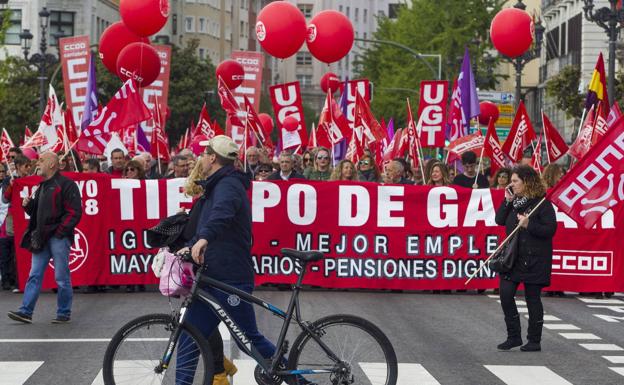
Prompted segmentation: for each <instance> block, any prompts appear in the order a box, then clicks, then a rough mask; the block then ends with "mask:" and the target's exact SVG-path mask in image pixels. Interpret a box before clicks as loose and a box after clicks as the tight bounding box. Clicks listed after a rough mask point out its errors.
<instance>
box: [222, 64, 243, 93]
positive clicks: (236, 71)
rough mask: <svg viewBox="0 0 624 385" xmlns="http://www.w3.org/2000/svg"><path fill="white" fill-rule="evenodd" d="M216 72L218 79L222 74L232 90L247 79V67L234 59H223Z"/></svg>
mask: <svg viewBox="0 0 624 385" xmlns="http://www.w3.org/2000/svg"><path fill="white" fill-rule="evenodd" d="M216 73H217V79H218V78H219V76H220V77H221V79H223V81H224V82H225V85H226V86H228V88H229V89H230V90H233V89H234V88H236V87H238V86H240V85H241V83H243V79H245V69H244V68H243V66H242V65H241V64H240V63H239V62H237V61H236V60H232V59H228V60H224V61H222V62H221V64H219V66H218V67H217V71H216Z"/></svg>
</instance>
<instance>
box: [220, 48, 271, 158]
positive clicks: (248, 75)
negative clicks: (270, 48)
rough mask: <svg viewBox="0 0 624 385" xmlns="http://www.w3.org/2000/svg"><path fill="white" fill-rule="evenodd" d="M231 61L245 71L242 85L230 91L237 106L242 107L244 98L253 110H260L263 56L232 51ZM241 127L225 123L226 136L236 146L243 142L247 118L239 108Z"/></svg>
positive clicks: (259, 53)
mask: <svg viewBox="0 0 624 385" xmlns="http://www.w3.org/2000/svg"><path fill="white" fill-rule="evenodd" d="M230 58H231V59H232V60H236V61H237V62H239V63H240V64H241V65H242V66H243V69H244V70H245V78H244V80H243V83H242V84H241V85H240V86H238V87H236V88H235V89H232V90H230V91H231V92H232V95H233V96H234V99H235V100H236V102H237V103H238V105H239V106H244V104H245V96H247V98H248V99H249V101H250V102H251V104H252V105H253V106H254V109H255V110H256V111H258V110H259V109H260V91H261V90H262V68H263V67H264V56H263V55H262V53H261V52H249V51H232V53H231V54H230ZM237 115H238V117H239V119H240V121H241V122H243V125H240V126H239V125H238V124H232V122H230V119H228V122H227V132H228V135H229V136H230V137H231V138H232V139H234V141H235V142H236V144H238V145H239V146H242V145H243V143H244V142H245V132H244V131H245V127H244V122H245V119H246V117H247V115H246V113H245V109H244V108H240V109H239V111H238V113H237Z"/></svg>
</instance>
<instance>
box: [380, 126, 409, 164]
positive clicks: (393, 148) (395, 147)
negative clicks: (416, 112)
mask: <svg viewBox="0 0 624 385" xmlns="http://www.w3.org/2000/svg"><path fill="white" fill-rule="evenodd" d="M404 131H405V130H402V129H399V130H397V132H395V133H394V136H393V137H392V140H391V141H390V143H388V146H386V149H385V151H384V154H383V162H382V164H383V163H386V162H389V161H391V160H392V159H394V158H400V157H402V156H403V154H402V153H401V140H402V138H403V132H404Z"/></svg>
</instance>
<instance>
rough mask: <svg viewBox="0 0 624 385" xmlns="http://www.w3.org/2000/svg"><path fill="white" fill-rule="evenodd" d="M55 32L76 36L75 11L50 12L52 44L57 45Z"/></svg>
mask: <svg viewBox="0 0 624 385" xmlns="http://www.w3.org/2000/svg"><path fill="white" fill-rule="evenodd" d="M55 34H58V35H60V34H62V35H63V36H74V12H60V11H52V12H50V45H53V46H54V45H57V44H58V42H57V41H56V38H55V37H54V35H55Z"/></svg>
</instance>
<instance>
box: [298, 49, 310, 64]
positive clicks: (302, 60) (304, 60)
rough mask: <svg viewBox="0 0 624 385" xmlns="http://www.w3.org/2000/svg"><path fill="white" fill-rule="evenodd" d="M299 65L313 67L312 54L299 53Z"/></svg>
mask: <svg viewBox="0 0 624 385" xmlns="http://www.w3.org/2000/svg"><path fill="white" fill-rule="evenodd" d="M297 65H312V54H311V53H310V52H297Z"/></svg>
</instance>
